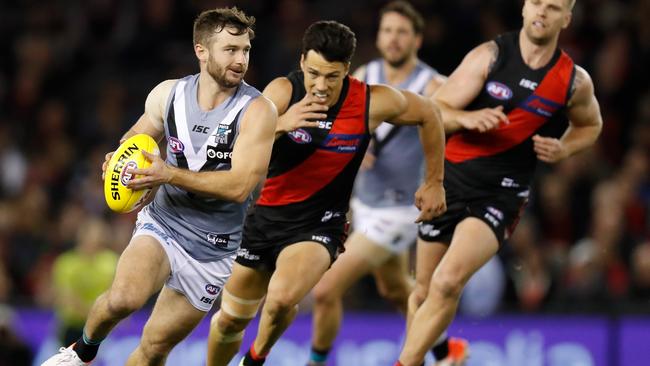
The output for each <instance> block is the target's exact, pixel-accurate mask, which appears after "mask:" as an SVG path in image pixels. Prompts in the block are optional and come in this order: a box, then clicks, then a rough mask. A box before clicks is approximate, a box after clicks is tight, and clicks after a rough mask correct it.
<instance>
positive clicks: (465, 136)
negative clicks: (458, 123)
mask: <svg viewBox="0 0 650 366" xmlns="http://www.w3.org/2000/svg"><path fill="white" fill-rule="evenodd" d="M572 73H573V60H571V58H570V57H569V56H568V55H567V54H566V53H565V52H564V51H562V55H561V56H560V58H559V59H558V61H557V62H556V64H555V65H554V66H553V67H552V68H551V69H550V70H549V71H548V72H547V73H546V76H544V79H543V80H542V82H541V83H540V84H539V86H538V87H537V88H536V89H535V91H534V92H533V93H532V94H531V96H530V97H529V98H528V99H527V100H526V101H525V102H524V104H523V105H520V106H519V107H517V108H515V109H513V110H512V111H510V112H509V113H508V114H507V116H508V119H509V120H510V123H509V124H507V125H501V126H499V127H498V128H496V129H495V130H492V131H489V132H485V133H480V132H475V131H462V132H459V133H456V134H453V135H452V136H451V137H450V138H449V140H448V141H447V147H446V149H445V158H446V159H447V160H449V161H451V162H453V163H460V162H463V161H466V160H470V159H474V158H478V157H483V156H492V155H496V154H498V153H501V152H504V151H506V150H508V149H510V148H512V147H514V146H516V145H518V144H520V143H522V142H523V141H525V140H526V139H527V138H529V137H530V136H531V135H532V134H533V133H534V132H535V131H537V129H538V128H540V127H541V126H542V125H543V124H544V123H546V122H547V121H548V120H549V118H550V117H551V115H552V114H553V113H555V112H557V110H558V109H560V108H561V107H563V106H564V105H565V104H566V100H567V93H568V92H569V83H570V81H571V74H572Z"/></svg>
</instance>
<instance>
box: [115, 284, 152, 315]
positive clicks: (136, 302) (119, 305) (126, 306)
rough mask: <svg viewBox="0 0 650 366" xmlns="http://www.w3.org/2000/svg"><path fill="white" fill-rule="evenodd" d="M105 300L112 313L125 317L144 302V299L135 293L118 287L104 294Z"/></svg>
mask: <svg viewBox="0 0 650 366" xmlns="http://www.w3.org/2000/svg"><path fill="white" fill-rule="evenodd" d="M106 302H107V304H108V309H109V311H110V312H111V313H112V314H113V315H116V316H120V317H125V316H127V315H129V314H131V313H133V312H135V311H136V310H138V309H140V308H141V307H142V306H143V305H144V303H145V302H146V299H144V300H143V299H142V298H141V296H139V295H137V294H134V293H132V292H130V291H127V290H123V289H119V288H118V289H111V290H110V291H109V292H108V293H107V294H106Z"/></svg>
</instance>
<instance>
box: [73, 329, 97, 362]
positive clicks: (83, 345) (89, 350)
mask: <svg viewBox="0 0 650 366" xmlns="http://www.w3.org/2000/svg"><path fill="white" fill-rule="evenodd" d="M101 343H102V341H101V340H99V341H95V340H91V339H89V338H88V337H86V332H83V334H82V335H81V338H79V339H78V340H77V342H75V344H74V346H72V349H73V350H74V351H75V352H76V353H77V355H78V356H79V358H80V359H81V361H83V362H90V361H92V360H93V359H95V356H97V351H98V350H99V345H100V344H101Z"/></svg>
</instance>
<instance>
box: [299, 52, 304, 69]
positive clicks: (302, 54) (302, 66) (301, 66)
mask: <svg viewBox="0 0 650 366" xmlns="http://www.w3.org/2000/svg"><path fill="white" fill-rule="evenodd" d="M300 70H302V72H305V54H304V53H301V54H300Z"/></svg>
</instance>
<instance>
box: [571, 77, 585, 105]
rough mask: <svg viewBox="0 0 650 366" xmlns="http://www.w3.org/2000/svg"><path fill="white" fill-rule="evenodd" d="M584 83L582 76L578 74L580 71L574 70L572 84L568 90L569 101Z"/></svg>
mask: <svg viewBox="0 0 650 366" xmlns="http://www.w3.org/2000/svg"><path fill="white" fill-rule="evenodd" d="M584 81H585V77H584V75H583V74H582V73H581V72H580V70H576V72H575V76H574V77H573V83H572V84H571V88H570V89H569V100H571V99H572V98H573V95H574V94H575V92H576V90H577V89H578V88H579V87H580V86H581V85H582V83H583V82H584Z"/></svg>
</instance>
